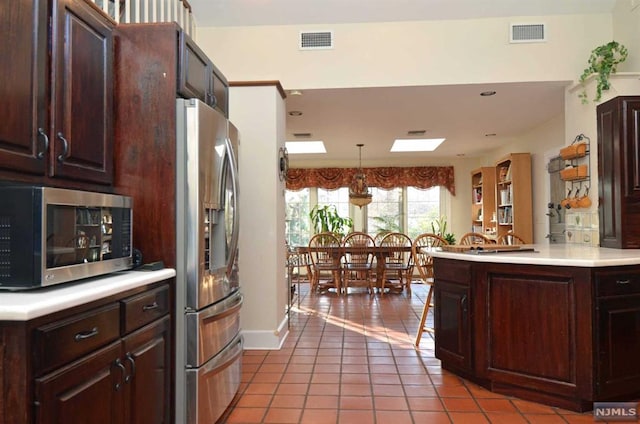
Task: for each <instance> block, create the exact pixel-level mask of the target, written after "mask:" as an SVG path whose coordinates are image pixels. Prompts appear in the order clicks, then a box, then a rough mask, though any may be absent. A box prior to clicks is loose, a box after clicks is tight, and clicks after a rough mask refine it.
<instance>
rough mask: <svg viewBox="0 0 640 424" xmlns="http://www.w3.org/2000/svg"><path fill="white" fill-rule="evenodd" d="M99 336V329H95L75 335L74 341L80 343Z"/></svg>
mask: <svg viewBox="0 0 640 424" xmlns="http://www.w3.org/2000/svg"><path fill="white" fill-rule="evenodd" d="M97 335H98V327H93V328H92V329H91V330H89V331H82V332H80V333H78V334H76V335H75V337H74V340H75V341H77V342H80V341H82V340H86V339H90V338H91V337H94V336H97Z"/></svg>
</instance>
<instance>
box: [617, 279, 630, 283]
mask: <svg viewBox="0 0 640 424" xmlns="http://www.w3.org/2000/svg"><path fill="white" fill-rule="evenodd" d="M630 282H631V280H616V284H629V283H630Z"/></svg>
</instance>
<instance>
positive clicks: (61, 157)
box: [57, 132, 69, 162]
mask: <svg viewBox="0 0 640 424" xmlns="http://www.w3.org/2000/svg"><path fill="white" fill-rule="evenodd" d="M57 137H58V138H59V139H60V140H62V153H60V154H59V155H58V161H59V162H64V160H65V159H66V158H67V155H68V154H69V142H68V141H67V139H66V138H64V135H63V134H62V133H61V132H59V133H58V134H57Z"/></svg>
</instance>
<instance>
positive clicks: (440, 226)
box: [431, 216, 456, 244]
mask: <svg viewBox="0 0 640 424" xmlns="http://www.w3.org/2000/svg"><path fill="white" fill-rule="evenodd" d="M431 232H432V233H433V234H435V235H438V236H440V237H442V238H443V239H445V240H446V241H447V243H449V244H456V236H455V235H454V234H453V233H447V218H446V217H444V216H441V217H440V218H439V219H436V220H435V221H432V222H431Z"/></svg>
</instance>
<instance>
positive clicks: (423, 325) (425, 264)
mask: <svg viewBox="0 0 640 424" xmlns="http://www.w3.org/2000/svg"><path fill="white" fill-rule="evenodd" d="M446 244H449V243H448V242H447V241H446V240H445V239H444V238H442V237H440V236H438V235H437V234H432V233H424V234H420V235H419V236H417V237H416V238H415V240H413V244H412V245H411V254H412V257H413V264H414V267H415V268H417V269H418V274H419V275H420V279H421V280H422V282H423V283H424V284H428V285H429V291H428V292H427V298H426V299H425V302H424V307H423V309H422V315H421V316H420V325H419V326H418V333H417V334H416V341H415V345H416V347H418V346H419V345H420V339H421V338H422V333H423V332H425V331H428V332H433V328H432V327H428V326H427V315H428V314H429V309H430V308H432V307H433V303H432V299H433V284H434V278H433V258H432V257H431V254H430V253H429V250H430V249H434V248H437V247H440V246H444V245H446Z"/></svg>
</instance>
